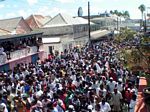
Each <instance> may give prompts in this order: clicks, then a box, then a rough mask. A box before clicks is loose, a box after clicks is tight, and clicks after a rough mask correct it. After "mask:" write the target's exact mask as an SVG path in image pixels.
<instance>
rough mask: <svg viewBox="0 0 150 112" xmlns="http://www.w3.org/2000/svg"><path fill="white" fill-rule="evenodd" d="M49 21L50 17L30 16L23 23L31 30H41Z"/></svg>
mask: <svg viewBox="0 0 150 112" xmlns="http://www.w3.org/2000/svg"><path fill="white" fill-rule="evenodd" d="M50 20H51V17H50V16H42V15H30V16H29V17H28V18H26V19H25V21H26V22H27V23H28V25H29V26H30V27H31V28H32V29H35V28H41V27H42V26H43V25H44V24H45V23H47V22H48V21H50Z"/></svg>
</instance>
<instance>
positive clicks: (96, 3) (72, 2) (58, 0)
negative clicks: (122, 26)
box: [0, 0, 150, 19]
mask: <svg viewBox="0 0 150 112" xmlns="http://www.w3.org/2000/svg"><path fill="white" fill-rule="evenodd" d="M89 1H90V5H91V14H98V13H102V12H105V11H106V10H107V11H108V12H109V11H110V10H115V9H117V10H119V11H124V10H128V11H129V13H130V16H131V18H141V13H140V11H139V10H138V6H139V5H140V4H145V5H146V7H150V0H89ZM87 2H88V0H5V1H3V2H0V19H4V18H12V17H18V16H23V17H25V18H26V17H28V16H29V15H31V14H42V15H50V16H52V17H53V16H55V15H57V14H58V13H67V14H70V15H73V16H77V10H78V8H79V7H82V9H83V15H87ZM146 12H147V11H146ZM148 12H150V10H149V11H148Z"/></svg>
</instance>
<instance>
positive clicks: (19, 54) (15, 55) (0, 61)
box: [0, 46, 41, 65]
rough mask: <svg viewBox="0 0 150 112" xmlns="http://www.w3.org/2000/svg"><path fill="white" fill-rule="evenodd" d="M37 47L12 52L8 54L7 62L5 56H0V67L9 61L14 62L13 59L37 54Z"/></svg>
mask: <svg viewBox="0 0 150 112" xmlns="http://www.w3.org/2000/svg"><path fill="white" fill-rule="evenodd" d="M40 50H41V49H40ZM37 51H38V50H37V47H36V46H33V47H27V48H25V49H22V50H17V51H14V52H11V53H10V58H11V59H10V60H7V56H6V55H0V65H2V64H5V63H7V62H8V61H11V60H15V59H20V58H22V57H26V56H29V55H32V54H34V53H37Z"/></svg>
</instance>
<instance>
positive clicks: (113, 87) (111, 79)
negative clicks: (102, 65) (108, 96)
mask: <svg viewBox="0 0 150 112" xmlns="http://www.w3.org/2000/svg"><path fill="white" fill-rule="evenodd" d="M115 85H116V81H113V78H112V77H110V81H109V82H108V83H107V86H108V89H109V91H110V92H113V91H114V89H115Z"/></svg>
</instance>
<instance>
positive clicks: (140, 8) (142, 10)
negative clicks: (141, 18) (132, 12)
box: [138, 4, 146, 14]
mask: <svg viewBox="0 0 150 112" xmlns="http://www.w3.org/2000/svg"><path fill="white" fill-rule="evenodd" d="M138 9H139V10H140V11H141V13H142V14H143V12H144V11H145V10H146V7H145V5H144V4H141V5H140V6H139V7H138Z"/></svg>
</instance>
